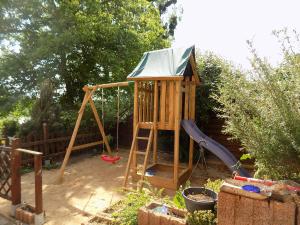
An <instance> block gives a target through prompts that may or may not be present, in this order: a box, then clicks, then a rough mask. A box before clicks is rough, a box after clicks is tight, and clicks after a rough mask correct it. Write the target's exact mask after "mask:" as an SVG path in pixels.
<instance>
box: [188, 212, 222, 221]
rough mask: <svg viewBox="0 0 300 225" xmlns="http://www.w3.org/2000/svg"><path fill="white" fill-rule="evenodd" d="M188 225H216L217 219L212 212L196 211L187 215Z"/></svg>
mask: <svg viewBox="0 0 300 225" xmlns="http://www.w3.org/2000/svg"><path fill="white" fill-rule="evenodd" d="M187 224H188V225H216V224H217V218H216V215H215V213H214V212H213V211H211V210H201V211H195V212H193V213H188V215H187Z"/></svg>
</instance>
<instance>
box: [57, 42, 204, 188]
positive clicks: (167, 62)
mask: <svg viewBox="0 0 300 225" xmlns="http://www.w3.org/2000/svg"><path fill="white" fill-rule="evenodd" d="M127 79H128V80H129V81H133V82H134V112H133V140H132V145H131V149H130V153H129V159H128V163H127V168H126V171H125V179H124V183H123V186H124V187H126V185H127V182H128V177H129V175H130V171H131V169H132V173H131V174H132V177H133V178H134V179H135V180H136V179H137V180H140V179H141V180H143V179H144V178H145V176H147V180H148V181H149V182H150V183H152V184H153V185H155V186H159V187H164V188H168V189H177V188H178V186H179V185H180V184H182V183H184V182H185V181H186V180H187V179H188V177H189V176H190V173H191V171H192V163H193V146H194V141H193V139H192V138H191V139H190V144H189V163H188V166H187V167H186V168H185V167H183V166H180V165H179V135H180V126H181V125H180V124H181V120H182V119H185V120H194V118H195V92H196V86H197V85H199V83H200V81H199V77H198V75H197V72H196V63H195V48H194V46H192V47H189V48H185V49H182V48H178V49H175V48H169V49H162V50H158V51H152V52H146V53H144V56H143V58H142V60H141V61H140V63H139V64H138V66H137V67H136V68H135V70H134V71H133V72H132V73H131V74H130V75H129V76H128V77H127ZM127 85H128V82H119V83H111V84H100V85H95V86H85V87H84V88H83V90H84V91H85V96H84V99H83V102H82V105H81V108H80V110H79V114H78V118H77V121H76V125H75V128H74V131H73V134H72V137H71V140H70V143H69V146H68V148H67V151H66V155H65V158H64V161H63V164H62V166H61V169H60V176H59V178H60V180H61V179H62V178H63V174H64V170H65V167H66V165H67V162H68V159H69V157H70V154H71V152H72V151H74V150H78V149H83V148H86V147H91V146H96V145H99V144H101V143H103V142H104V144H105V146H106V149H107V151H108V153H109V154H110V155H111V148H110V146H109V144H108V141H107V138H106V135H105V131H104V128H103V125H102V123H101V120H100V117H99V115H98V113H97V110H96V107H95V104H94V102H93V99H92V96H93V94H94V92H95V91H96V90H98V89H103V88H110V87H122V86H127ZM88 102H89V103H90V106H91V108H92V111H93V113H94V116H95V119H96V122H97V125H98V127H99V131H100V133H101V136H102V137H103V142H102V141H97V142H93V143H89V144H84V145H79V146H74V143H75V138H76V135H77V132H78V128H79V126H80V122H81V119H82V116H83V112H84V109H85V106H86V105H87V103H88ZM142 129H146V130H148V131H149V136H147V137H141V136H139V131H140V130H142ZM159 130H170V131H174V162H173V164H163V163H160V162H159V161H158V157H157V152H158V151H157V143H158V131H159ZM139 140H141V141H147V148H146V150H144V151H143V150H140V149H138V141H139ZM151 149H153V154H152V162H151V163H148V161H149V159H150V158H149V156H150V150H151ZM139 155H141V156H143V157H144V160H143V165H142V170H141V171H139V169H138V165H137V162H138V160H137V157H138V156H139ZM147 171H151V172H152V174H151V175H149V173H148V172H147Z"/></svg>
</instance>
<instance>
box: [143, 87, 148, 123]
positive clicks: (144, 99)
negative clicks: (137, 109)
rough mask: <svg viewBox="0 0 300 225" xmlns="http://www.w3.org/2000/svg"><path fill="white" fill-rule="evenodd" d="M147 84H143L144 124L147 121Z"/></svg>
mask: <svg viewBox="0 0 300 225" xmlns="http://www.w3.org/2000/svg"><path fill="white" fill-rule="evenodd" d="M146 83H147V82H144V83H143V122H145V121H146Z"/></svg>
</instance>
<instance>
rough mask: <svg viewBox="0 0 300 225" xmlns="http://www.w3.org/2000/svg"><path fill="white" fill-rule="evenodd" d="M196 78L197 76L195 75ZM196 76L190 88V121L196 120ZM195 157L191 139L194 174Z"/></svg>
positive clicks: (190, 147)
mask: <svg viewBox="0 0 300 225" xmlns="http://www.w3.org/2000/svg"><path fill="white" fill-rule="evenodd" d="M194 76H197V74H195V75H194ZM194 76H193V77H192V82H191V84H190V85H191V86H190V102H189V106H190V107H189V113H190V115H189V119H191V120H195V102H196V100H195V98H196V84H195V82H193V81H194V80H195V78H194ZM193 155H194V140H193V139H192V138H190V146H189V170H190V172H192V169H193Z"/></svg>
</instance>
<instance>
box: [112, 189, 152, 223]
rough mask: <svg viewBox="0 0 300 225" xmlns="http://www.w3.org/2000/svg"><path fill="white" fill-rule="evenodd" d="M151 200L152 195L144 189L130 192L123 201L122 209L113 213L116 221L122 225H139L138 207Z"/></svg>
mask: <svg viewBox="0 0 300 225" xmlns="http://www.w3.org/2000/svg"><path fill="white" fill-rule="evenodd" d="M150 200H151V196H150V195H149V194H147V193H146V192H145V191H143V190H142V191H137V192H131V193H129V194H128V195H127V196H126V198H125V199H124V200H123V202H122V205H123V207H122V209H121V210H120V211H118V212H115V213H113V214H112V215H113V217H114V218H115V220H116V223H117V224H120V225H137V224H138V223H137V214H138V209H139V208H140V207H142V206H144V205H146V204H147V203H148V202H149V201H150Z"/></svg>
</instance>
